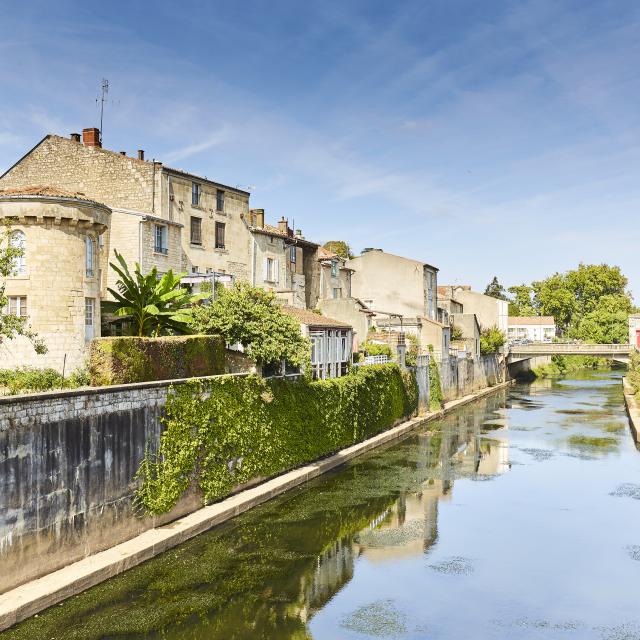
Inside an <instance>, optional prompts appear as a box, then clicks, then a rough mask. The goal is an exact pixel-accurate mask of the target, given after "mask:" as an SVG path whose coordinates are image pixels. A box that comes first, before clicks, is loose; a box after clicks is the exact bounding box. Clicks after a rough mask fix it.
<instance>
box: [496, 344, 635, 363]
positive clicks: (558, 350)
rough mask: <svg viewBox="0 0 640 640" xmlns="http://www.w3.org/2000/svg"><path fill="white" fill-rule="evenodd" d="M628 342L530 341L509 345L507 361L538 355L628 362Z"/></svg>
mask: <svg viewBox="0 0 640 640" xmlns="http://www.w3.org/2000/svg"><path fill="white" fill-rule="evenodd" d="M633 348H634V347H633V346H632V345H630V344H579V343H576V344H572V343H563V342H530V343H529V344H512V345H510V346H509V353H508V358H509V362H517V361H519V360H528V359H529V358H537V357H540V356H597V357H601V358H611V359H612V360H617V361H619V362H625V363H627V362H629V354H630V353H631V351H632V350H633Z"/></svg>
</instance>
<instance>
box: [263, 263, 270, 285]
mask: <svg viewBox="0 0 640 640" xmlns="http://www.w3.org/2000/svg"><path fill="white" fill-rule="evenodd" d="M268 278H269V258H265V259H264V267H263V271H262V279H263V280H264V281H265V282H266V281H267V279H268Z"/></svg>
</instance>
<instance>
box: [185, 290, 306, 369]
mask: <svg viewBox="0 0 640 640" xmlns="http://www.w3.org/2000/svg"><path fill="white" fill-rule="evenodd" d="M191 327H192V328H193V329H194V330H195V331H197V332H199V333H205V334H218V335H221V336H222V337H223V338H224V339H225V340H226V341H227V343H229V344H236V343H238V342H239V343H240V344H241V345H242V346H243V347H244V349H245V351H246V353H247V355H249V356H250V357H251V358H253V359H254V360H256V362H258V363H260V364H263V365H264V364H272V363H275V362H281V361H282V360H286V361H287V362H289V363H290V364H292V365H294V366H298V367H302V366H304V365H305V364H307V362H308V360H309V357H310V353H311V345H310V343H309V340H307V338H305V337H304V336H303V335H302V333H301V332H300V325H299V323H298V322H297V320H295V319H294V318H292V317H291V316H289V315H287V314H286V313H284V311H282V308H281V307H280V306H279V305H278V304H277V302H276V296H275V294H274V293H272V292H268V291H264V290H263V289H259V288H257V287H252V286H251V285H249V284H248V283H246V282H238V283H236V284H235V285H234V286H233V287H231V288H229V289H222V290H221V291H220V293H219V295H218V297H217V298H216V300H215V301H214V302H213V303H211V304H210V305H202V306H199V307H196V308H195V309H194V310H193V315H192V318H191Z"/></svg>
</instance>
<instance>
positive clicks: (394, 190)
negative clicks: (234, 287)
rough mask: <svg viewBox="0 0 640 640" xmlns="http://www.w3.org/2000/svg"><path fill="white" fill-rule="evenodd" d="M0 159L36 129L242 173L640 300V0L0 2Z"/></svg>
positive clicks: (441, 241)
mask: <svg viewBox="0 0 640 640" xmlns="http://www.w3.org/2000/svg"><path fill="white" fill-rule="evenodd" d="M0 4H1V5H2V8H3V28H2V35H1V36H0V98H1V99H0V170H4V169H6V168H8V167H9V166H10V165H11V164H13V162H15V161H16V160H17V159H18V158H19V157H20V156H21V155H22V154H23V153H24V152H25V151H26V150H27V149H29V148H30V147H32V146H33V145H34V144H35V143H36V142H37V141H38V140H39V139H40V138H41V137H42V136H43V135H45V134H46V133H58V134H61V135H68V134H69V133H71V132H73V131H79V130H81V129H82V128H83V127H87V126H97V123H98V118H99V114H98V110H97V107H96V103H95V98H96V95H97V93H98V90H99V85H100V80H101V79H102V78H103V77H106V78H108V79H109V81H110V83H111V92H110V95H109V97H110V99H111V101H112V102H110V103H109V104H108V105H107V110H106V115H105V127H104V143H105V146H106V147H108V148H110V149H114V150H118V151H119V150H127V152H129V153H130V154H133V153H135V150H136V149H138V148H143V149H145V150H146V153H147V157H148V158H156V159H158V160H161V161H163V162H165V163H167V164H169V165H171V166H176V167H179V168H182V169H185V170H188V171H192V172H194V173H199V174H202V175H206V176H208V177H209V178H211V179H214V180H218V181H220V182H224V183H226V184H230V185H234V186H235V185H238V186H240V187H243V188H247V187H251V191H252V196H251V202H252V205H253V206H254V207H264V208H265V209H267V215H268V216H269V217H270V218H271V219H275V218H277V217H279V216H281V215H284V216H286V217H288V218H289V220H290V221H291V220H292V219H295V223H296V226H297V227H300V228H302V230H303V232H304V233H305V235H306V236H307V237H308V238H311V239H314V240H317V241H324V240H328V239H334V238H343V239H346V240H347V241H348V242H349V243H350V244H351V245H352V247H353V248H354V249H356V250H360V249H362V248H363V247H368V246H373V247H380V248H383V249H385V250H387V251H390V252H394V253H399V254H402V255H406V256H409V257H413V258H416V259H422V260H424V261H426V262H429V263H431V264H435V265H436V266H438V267H440V270H441V274H440V281H441V282H458V283H470V284H472V285H474V287H476V288H484V286H485V285H486V283H487V282H488V281H489V280H490V279H491V277H492V276H493V275H497V276H498V277H499V279H500V280H501V281H502V282H503V283H504V284H505V285H507V286H508V285H510V284H519V283H521V282H523V281H531V280H533V279H537V278H541V277H544V276H546V275H548V274H550V273H552V272H554V271H557V270H565V269H567V268H570V267H573V266H575V265H577V263H578V262H580V261H584V262H598V263H599V262H608V263H610V264H618V265H619V266H620V267H621V268H622V269H623V271H624V272H625V273H626V274H627V275H628V276H629V278H630V287H631V289H632V290H633V291H634V292H635V294H636V300H640V259H639V258H638V253H639V252H638V249H639V247H640V171H639V170H640V109H639V108H638V103H639V100H640V3H638V2H637V1H635V0H634V1H628V0H612V1H610V2H607V1H601V2H589V1H588V0H576V1H569V0H554V1H548V2H545V1H544V0H537V1H531V2H526V1H518V2H503V1H501V0H489V1H487V2H478V1H477V0H466V1H457V0H446V1H445V0H443V1H429V0H421V1H415V2H414V1H412V0H409V1H404V2H387V1H385V2H378V1H375V0H369V1H362V2H360V1H348V0H343V1H342V2H333V1H330V0H322V1H318V2H314V1H308V2H296V1H291V2H279V1H274V2H264V1H263V2H259V1H255V2H237V1H236V2H205V1H204V0H202V1H192V0H184V1H183V2H175V1H172V2H165V1H163V0H156V1H154V2H130V1H129V2H120V1H110V2H93V1H84V2H65V1H60V0H57V1H56V2H50V1H48V2H39V1H32V0H30V1H29V2H24V1H22V2H14V1H13V0H2V2H1V3H0Z"/></svg>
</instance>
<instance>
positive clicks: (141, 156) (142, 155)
mask: <svg viewBox="0 0 640 640" xmlns="http://www.w3.org/2000/svg"><path fill="white" fill-rule="evenodd" d="M138 160H144V149H138Z"/></svg>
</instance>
